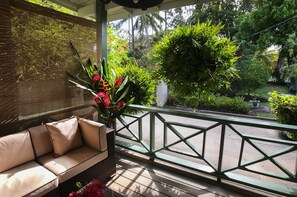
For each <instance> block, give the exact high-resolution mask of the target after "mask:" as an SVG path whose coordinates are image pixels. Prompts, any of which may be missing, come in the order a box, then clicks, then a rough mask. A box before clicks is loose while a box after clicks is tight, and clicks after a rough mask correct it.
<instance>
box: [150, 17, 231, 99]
mask: <svg viewBox="0 0 297 197" xmlns="http://www.w3.org/2000/svg"><path fill="white" fill-rule="evenodd" d="M221 29H222V26H221V25H211V23H201V24H197V25H196V26H192V27H189V26H185V27H178V28H177V29H175V30H174V31H172V32H170V33H169V34H168V35H167V36H165V37H164V38H163V39H162V40H161V42H159V43H157V44H156V45H155V46H154V49H153V54H154V58H156V60H158V65H159V66H160V69H159V73H160V75H161V76H162V77H163V78H165V79H166V81H167V83H168V84H171V85H172V86H173V87H174V90H175V91H176V93H178V94H182V95H191V94H194V93H195V92H197V91H199V92H203V93H207V92H210V91H212V90H217V89H220V88H221V87H223V86H228V85H229V80H230V79H231V78H232V77H234V76H235V75H236V71H235V69H234V64H235V62H236V60H237V57H236V54H235V52H236V50H237V46H236V45H235V44H234V43H233V42H231V41H230V39H228V38H225V37H223V36H221V35H220V34H219V33H220V30H221Z"/></svg>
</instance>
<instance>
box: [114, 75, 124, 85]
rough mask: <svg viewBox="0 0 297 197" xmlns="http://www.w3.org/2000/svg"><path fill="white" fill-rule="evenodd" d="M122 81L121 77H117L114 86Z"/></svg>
mask: <svg viewBox="0 0 297 197" xmlns="http://www.w3.org/2000/svg"><path fill="white" fill-rule="evenodd" d="M122 81H123V77H119V78H118V79H117V80H116V81H115V82H114V87H117V86H118V85H120V84H121V83H122Z"/></svg>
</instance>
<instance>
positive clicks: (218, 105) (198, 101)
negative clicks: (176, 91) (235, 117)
mask: <svg viewBox="0 0 297 197" xmlns="http://www.w3.org/2000/svg"><path fill="white" fill-rule="evenodd" d="M176 100H177V103H179V104H181V105H184V106H187V107H191V108H198V109H207V110H215V111H224V112H231V113H240V114H247V113H248V112H249V109H250V106H249V104H247V103H246V102H245V101H244V98H243V97H235V98H230V97H225V96H216V95H213V94H211V95H209V96H200V95H195V96H187V97H181V96H178V97H177V98H176Z"/></svg>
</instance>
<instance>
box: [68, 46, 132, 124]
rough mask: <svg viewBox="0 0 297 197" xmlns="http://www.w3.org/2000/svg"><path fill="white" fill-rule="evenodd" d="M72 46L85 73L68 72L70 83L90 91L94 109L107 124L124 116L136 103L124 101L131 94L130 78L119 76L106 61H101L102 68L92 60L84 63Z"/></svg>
mask: <svg viewBox="0 0 297 197" xmlns="http://www.w3.org/2000/svg"><path fill="white" fill-rule="evenodd" d="M70 45H71V48H72V49H73V51H74V56H75V58H76V60H77V62H78V63H79V65H80V66H81V68H82V70H83V71H84V76H83V77H80V76H78V75H77V76H73V75H71V74H70V73H68V72H67V74H68V76H69V77H70V78H69V81H70V82H71V83H73V84H75V85H76V86H77V87H79V88H81V89H84V90H87V91H89V92H90V93H91V94H92V95H93V98H94V101H95V103H96V105H93V107H94V108H95V109H96V110H97V111H98V113H99V114H100V116H101V118H103V119H104V120H105V121H106V122H107V123H108V122H109V121H113V120H114V119H115V118H117V117H118V116H120V115H122V114H123V113H124V112H125V110H126V108H127V107H128V105H130V104H132V103H133V101H134V97H133V98H131V99H130V100H128V101H126V100H124V97H125V96H126V95H127V93H128V92H129V87H127V82H128V77H125V78H123V77H121V76H117V75H116V73H115V72H114V71H113V70H112V69H111V68H109V67H108V66H107V64H106V61H105V60H104V59H102V60H101V66H100V67H98V66H96V65H93V64H92V62H91V60H90V59H89V60H88V61H87V62H86V63H83V61H82V60H81V58H80V55H79V53H78V52H77V50H76V49H75V47H74V46H73V44H72V43H70Z"/></svg>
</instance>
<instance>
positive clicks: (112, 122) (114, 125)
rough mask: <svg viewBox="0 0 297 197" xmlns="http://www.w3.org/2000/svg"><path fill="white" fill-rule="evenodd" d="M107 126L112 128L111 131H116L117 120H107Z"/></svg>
mask: <svg viewBox="0 0 297 197" xmlns="http://www.w3.org/2000/svg"><path fill="white" fill-rule="evenodd" d="M105 125H106V126H107V127H108V128H111V129H114V130H115V129H116V119H110V120H106V122H105Z"/></svg>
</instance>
